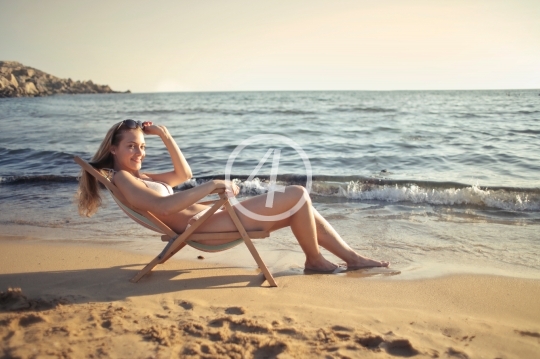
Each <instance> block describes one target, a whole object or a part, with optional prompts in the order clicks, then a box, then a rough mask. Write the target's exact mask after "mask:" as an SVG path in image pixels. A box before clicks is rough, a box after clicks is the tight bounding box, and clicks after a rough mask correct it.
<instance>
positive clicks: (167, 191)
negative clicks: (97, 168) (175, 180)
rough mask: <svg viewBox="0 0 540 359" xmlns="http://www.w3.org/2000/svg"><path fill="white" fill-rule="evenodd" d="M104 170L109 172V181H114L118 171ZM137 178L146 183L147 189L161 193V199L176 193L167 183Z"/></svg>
mask: <svg viewBox="0 0 540 359" xmlns="http://www.w3.org/2000/svg"><path fill="white" fill-rule="evenodd" d="M103 169H104V170H105V171H107V172H108V176H107V177H108V178H109V180H111V181H112V178H113V176H114V174H115V173H116V171H115V170H113V169H112V168H103ZM135 178H137V179H138V180H139V181H141V182H142V183H144V184H145V185H146V187H148V188H150V189H151V190H154V191H156V192H157V193H159V195H160V196H161V197H165V196H169V195H171V194H173V193H174V191H173V189H172V187H171V186H169V185H168V184H167V183H165V182H160V181H154V180H144V179H142V178H139V177H135Z"/></svg>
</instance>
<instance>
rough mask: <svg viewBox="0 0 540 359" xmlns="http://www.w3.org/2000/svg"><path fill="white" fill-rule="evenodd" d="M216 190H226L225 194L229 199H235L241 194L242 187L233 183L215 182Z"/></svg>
mask: <svg viewBox="0 0 540 359" xmlns="http://www.w3.org/2000/svg"><path fill="white" fill-rule="evenodd" d="M213 182H214V189H225V194H226V195H227V196H228V197H235V196H237V195H238V193H240V187H238V186H237V185H236V184H235V183H233V182H231V181H224V180H213Z"/></svg>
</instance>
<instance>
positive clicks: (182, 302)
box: [178, 300, 193, 310]
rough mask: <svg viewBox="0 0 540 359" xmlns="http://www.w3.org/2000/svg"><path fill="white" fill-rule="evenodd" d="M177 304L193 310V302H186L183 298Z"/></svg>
mask: <svg viewBox="0 0 540 359" xmlns="http://www.w3.org/2000/svg"><path fill="white" fill-rule="evenodd" d="M178 305H179V306H181V307H182V308H184V309H185V310H193V304H191V303H190V302H186V301H185V300H181V301H179V302H178Z"/></svg>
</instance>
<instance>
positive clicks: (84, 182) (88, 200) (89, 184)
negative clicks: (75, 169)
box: [75, 121, 141, 217]
mask: <svg viewBox="0 0 540 359" xmlns="http://www.w3.org/2000/svg"><path fill="white" fill-rule="evenodd" d="M122 123H123V121H122V122H118V123H116V124H115V125H114V126H112V127H111V128H110V129H109V131H107V134H106V135H105V138H104V139H103V141H101V145H99V148H98V150H97V151H96V153H95V154H94V157H92V160H91V161H90V165H92V166H93V167H94V168H95V169H96V170H98V172H101V173H102V174H103V175H106V176H107V175H108V171H107V170H105V169H109V168H114V156H113V154H112V153H111V146H117V145H118V144H119V143H120V141H122V137H123V136H122V135H123V133H124V132H125V131H130V130H131V129H129V128H127V127H125V126H122ZM136 130H139V131H141V129H140V127H137V129H136ZM75 197H76V202H77V205H78V207H79V214H80V215H81V216H86V217H91V216H92V215H94V214H95V213H96V212H97V210H98V208H99V207H101V206H102V198H101V194H100V187H99V183H98V180H97V179H95V178H94V176H92V175H91V174H89V173H88V172H86V171H85V170H82V171H81V174H80V177H79V189H78V190H77V193H76V195H75Z"/></svg>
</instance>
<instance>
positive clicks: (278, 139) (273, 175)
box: [225, 134, 312, 221]
mask: <svg viewBox="0 0 540 359" xmlns="http://www.w3.org/2000/svg"><path fill="white" fill-rule="evenodd" d="M254 143H257V144H258V143H266V144H272V145H273V146H274V147H272V148H270V149H268V150H267V151H266V153H265V155H264V156H263V157H262V158H261V160H260V161H259V163H258V164H257V166H256V167H255V169H254V170H253V171H252V172H251V174H250V175H249V177H248V179H247V181H252V180H253V179H254V178H255V176H256V175H257V173H259V171H260V169H261V168H262V166H263V165H264V164H265V163H266V161H268V159H269V157H270V156H271V155H273V156H272V169H271V170H270V181H269V183H268V187H267V189H268V192H267V196H266V203H265V206H266V207H267V208H272V207H273V205H274V193H275V192H281V193H283V192H285V186H281V185H278V184H277V175H278V169H279V160H280V158H281V148H280V147H279V146H278V144H279V145H281V146H282V145H283V144H285V145H287V146H289V147H291V148H293V149H294V150H295V151H296V153H297V154H298V155H299V156H300V158H301V159H302V162H303V163H304V167H305V169H306V190H307V192H308V193H309V192H310V191H311V182H312V179H311V178H312V172H311V163H310V162H309V158H308V156H307V155H306V153H305V152H304V150H303V149H302V147H300V145H299V144H298V143H296V142H294V141H293V140H291V139H290V138H288V137H285V136H281V135H271V134H265V135H256V136H252V137H250V138H248V139H247V140H244V141H242V142H241V143H240V144H239V145H238V146H237V147H236V148H235V149H234V151H233V152H232V153H231V154H230V156H229V160H228V161H227V165H226V166H225V179H226V180H227V181H230V180H231V170H232V166H233V164H234V160H235V159H236V157H237V156H238V155H239V154H240V152H242V150H244V149H245V148H246V147H247V146H249V145H251V144H254ZM230 201H231V204H232V205H233V206H235V208H237V209H238V210H239V211H240V212H242V214H244V215H245V216H248V217H250V218H252V219H255V220H258V221H280V220H282V219H285V218H287V217H289V216H291V215H293V214H294V213H296V211H298V210H299V209H300V208H301V207H302V206H303V205H304V203H305V201H306V199H305V198H304V197H301V198H300V200H299V201H298V202H297V203H296V205H295V206H294V207H293V208H291V209H290V210H288V211H286V212H283V213H279V214H275V215H271V216H268V215H261V214H258V213H254V212H252V211H250V210H249V209H247V208H246V207H245V206H243V205H242V203H241V202H239V201H238V200H237V199H236V197H231V198H230Z"/></svg>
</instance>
